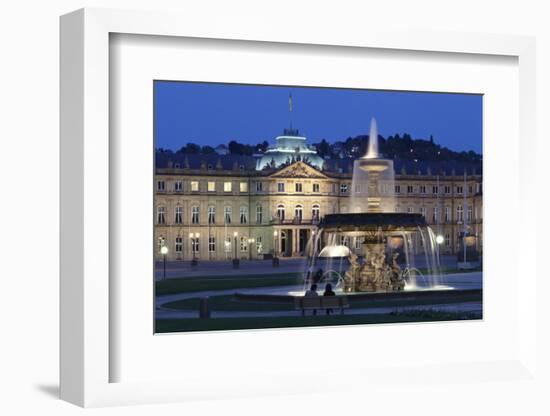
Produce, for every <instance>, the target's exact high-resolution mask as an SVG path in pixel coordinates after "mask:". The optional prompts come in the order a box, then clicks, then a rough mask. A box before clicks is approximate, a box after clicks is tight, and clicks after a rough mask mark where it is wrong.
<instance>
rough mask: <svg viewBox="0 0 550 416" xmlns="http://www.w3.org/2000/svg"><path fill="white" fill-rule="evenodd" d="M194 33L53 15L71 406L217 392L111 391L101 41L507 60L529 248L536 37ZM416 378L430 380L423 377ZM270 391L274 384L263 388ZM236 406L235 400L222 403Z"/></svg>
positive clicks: (527, 347) (187, 23)
mask: <svg viewBox="0 0 550 416" xmlns="http://www.w3.org/2000/svg"><path fill="white" fill-rule="evenodd" d="M203 23H204V22H203V21H202V20H201V19H196V16H192V15H181V14H174V13H162V12H141V11H121V10H108V9H81V10H78V11H75V12H73V13H70V14H68V15H65V16H62V17H61V45H60V46H61V48H60V49H61V60H60V64H61V75H60V76H61V79H60V81H61V90H60V98H61V108H60V109H61V120H60V134H61V149H60V160H61V169H60V187H61V196H60V206H61V213H60V241H61V243H60V244H61V245H60V251H61V259H60V270H61V274H60V290H61V293H60V298H61V301H60V302H61V303H60V327H61V328H60V364H61V366H60V395H61V398H62V399H64V400H67V401H69V402H71V403H74V404H77V405H80V406H106V405H120V404H137V403H154V402H173V401H184V400H192V399H207V398H212V397H214V396H215V395H216V393H219V392H207V391H205V386H206V384H205V383H200V382H196V383H194V385H193V387H190V385H189V383H183V382H166V383H164V382H163V383H139V384H138V383H109V361H110V359H112V358H115V357H110V355H109V34H110V33H126V34H140V35H159V36H181V37H194V38H212V39H228V40H248V41H267V42H282V43H301V44H311V45H331V46H352V47H361V48H364V47H368V48H383V49H398V50H415V51H430V52H446V53H470V54H488V55H506V56H512V57H517V58H518V65H519V83H520V94H519V97H520V98H519V119H520V127H519V138H520V141H521V142H522V146H520V147H519V148H518V153H519V159H520V165H521V176H520V178H519V181H520V186H521V189H520V195H521V197H522V198H521V207H520V212H521V214H522V215H521V218H520V223H521V225H520V228H521V229H522V230H523V231H522V233H523V237H522V239H523V241H536V232H535V229H536V225H537V222H536V217H535V215H533V211H532V210H528V207H530V206H531V207H533V206H536V197H537V193H536V184H535V182H534V181H532V178H531V176H530V175H529V173H530V172H531V173H532V172H533V168H534V166H533V163H534V161H535V160H536V144H537V140H536V105H535V98H536V97H535V91H536V90H535V87H536V79H535V64H536V62H535V40H534V38H531V37H519V36H508V35H488V34H468V33H442V32H439V33H434V32H431V31H420V30H418V31H396V30H393V29H392V30H390V29H388V30H387V31H380V30H375V29H367V30H366V29H364V28H354V27H349V28H346V30H345V31H339V32H338V33H331V34H327V33H328V32H326V31H325V30H324V29H323V27H321V26H314V25H313V24H311V25H310V26H309V27H308V30H303V29H301V30H295V29H293V28H292V26H289V27H286V28H285V30H283V31H282V30H280V27H279V26H278V25H277V24H276V23H275V22H269V21H261V22H258V21H252V19H244V18H243V19H242V22H239V23H240V24H239V25H236V24H235V22H234V21H229V20H224V19H220V20H216V21H215V22H213V24H211V25H204V24H203ZM236 27H238V32H237V31H236V29H235V28H236ZM517 254H518V260H519V262H520V263H521V264H524V265H525V269H524V270H522V272H523V273H522V281H523V282H524V283H525V284H523V285H521V287H519V288H518V311H519V312H518V313H519V317H518V318H519V321H520V322H521V325H519V330H520V346H519V351H520V356H519V357H518V361H517V362H516V361H514V362H511V363H506V364H503V365H506V366H507V368H509V369H510V368H513V369H514V373H515V374H518V376H519V375H522V376H525V375H526V374H527V375H528V377H534V375H535V370H536V346H537V338H536V330H537V321H536V302H535V300H536V283H537V280H538V278H539V277H538V276H537V269H536V259H534V255H533V253H532V250H531V249H530V247H527V246H525V245H524V246H523V247H522V246H520V247H518V250H517ZM483 364H485V366H487V363H481V365H483ZM443 366H444V365H442V366H441V367H443ZM433 371H434V369H432V370H431V372H433ZM495 371H496V372H498V369H496V370H495ZM420 372H421V373H423V374H424V373H426V374H428V373H430V370H429V369H420ZM436 372H437V371H436ZM427 377H430V376H429V374H428V375H427ZM520 378H521V377H520ZM275 384H278V385H280V383H277V381H276V380H273V385H275ZM287 385H288V388H287V391H284V392H282V391H280V390H279V391H277V394H281V393H290V394H291V393H306V392H308V391H309V390H308V389H307V388H305V389H301V388H300V387H299V386H296V385H294V384H293V383H287ZM247 387H249V386H247ZM263 387H264V388H265V387H266V386H263ZM251 394H266V395H267V394H269V392H268V391H267V389H265V390H264V389H263V388H262V387H261V386H259V387H258V388H257V389H254V391H250V390H249V391H248V392H247V395H251ZM238 395H239V394H237V396H238ZM235 396H236V395H235V394H234V392H233V393H231V392H229V393H228V395H227V397H235ZM217 397H220V395H219V394H218V395H217Z"/></svg>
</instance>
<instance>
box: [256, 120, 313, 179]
mask: <svg viewBox="0 0 550 416" xmlns="http://www.w3.org/2000/svg"><path fill="white" fill-rule="evenodd" d="M306 140H307V139H306V138H305V137H304V136H300V135H299V133H298V130H294V129H285V130H284V132H283V135H282V136H278V137H277V138H276V139H275V141H276V145H275V147H273V148H269V149H267V150H266V152H265V153H264V155H263V156H262V157H261V158H260V159H258V162H257V165H256V170H262V169H264V168H266V167H271V168H277V167H279V166H281V165H284V164H285V163H292V162H294V161H298V160H301V161H303V162H306V163H309V164H310V165H312V166H314V167H316V168H317V169H322V168H323V163H324V161H323V159H322V158H321V157H320V156H319V155H318V154H317V151H316V150H314V149H312V148H310V147H308V146H307V145H306Z"/></svg>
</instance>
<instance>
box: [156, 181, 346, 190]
mask: <svg viewBox="0 0 550 416" xmlns="http://www.w3.org/2000/svg"><path fill="white" fill-rule="evenodd" d="M255 184H256V192H263V190H264V185H263V182H255ZM199 185H200V183H199V181H190V182H189V190H190V191H191V192H199V190H200V186H199ZM334 186H336V184H334ZM346 186H347V185H346ZM303 189H304V187H303V183H301V182H296V183H295V184H294V192H297V193H301V192H303ZM311 189H312V192H314V193H319V192H320V189H321V187H320V184H318V183H314V184H312V188H311ZM166 190H167V186H166V182H165V181H163V180H159V181H157V191H158V192H165V191H166ZM206 190H207V192H216V182H215V181H207V182H206ZM232 191H233V182H230V181H227V182H223V192H232ZM174 192H183V181H174ZM239 192H243V193H245V192H248V182H239ZM277 192H285V183H284V182H278V183H277Z"/></svg>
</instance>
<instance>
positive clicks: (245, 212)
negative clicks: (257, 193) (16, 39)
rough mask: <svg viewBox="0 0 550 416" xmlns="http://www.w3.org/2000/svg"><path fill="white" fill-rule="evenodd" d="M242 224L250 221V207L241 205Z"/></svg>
mask: <svg viewBox="0 0 550 416" xmlns="http://www.w3.org/2000/svg"><path fill="white" fill-rule="evenodd" d="M239 213H240V218H241V224H246V223H247V222H248V208H247V207H241V209H240V211H239Z"/></svg>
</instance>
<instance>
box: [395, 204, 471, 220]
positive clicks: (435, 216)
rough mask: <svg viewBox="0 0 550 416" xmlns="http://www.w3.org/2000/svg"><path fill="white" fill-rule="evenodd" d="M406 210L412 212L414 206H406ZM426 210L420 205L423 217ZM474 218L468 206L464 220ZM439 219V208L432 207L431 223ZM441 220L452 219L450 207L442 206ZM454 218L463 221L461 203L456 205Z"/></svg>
mask: <svg viewBox="0 0 550 416" xmlns="http://www.w3.org/2000/svg"><path fill="white" fill-rule="evenodd" d="M398 210H399V208H397V207H396V211H398ZM407 212H408V213H409V214H412V213H414V208H413V207H408V208H407ZM426 212H427V209H426V207H420V211H419V213H420V214H422V215H423V216H424V217H426ZM474 219H475V218H474V211H473V209H472V207H471V206H470V207H468V208H467V210H466V221H468V222H472V220H474ZM439 220H440V218H439V208H438V207H434V208H433V209H432V223H437V222H439ZM442 220H443V221H444V222H451V221H452V218H451V208H450V207H444V208H443V218H442ZM455 220H456V221H458V222H463V221H464V208H463V207H462V206H461V205H459V206H457V208H456V216H455Z"/></svg>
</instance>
